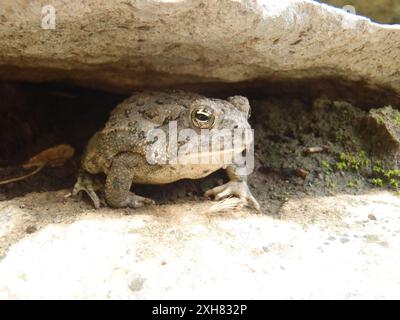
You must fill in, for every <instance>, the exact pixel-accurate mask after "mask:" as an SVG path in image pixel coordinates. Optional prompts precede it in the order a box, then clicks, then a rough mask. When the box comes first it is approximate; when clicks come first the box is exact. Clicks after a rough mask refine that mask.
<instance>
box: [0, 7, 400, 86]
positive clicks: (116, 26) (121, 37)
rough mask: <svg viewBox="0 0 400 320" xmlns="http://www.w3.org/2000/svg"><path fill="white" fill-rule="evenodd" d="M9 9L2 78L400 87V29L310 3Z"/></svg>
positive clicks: (0, 12) (1, 28) (3, 11)
mask: <svg viewBox="0 0 400 320" xmlns="http://www.w3.org/2000/svg"><path fill="white" fill-rule="evenodd" d="M44 4H48V3H47V2H43V1H41V0H32V1H27V0H16V1H15V0H5V1H2V6H1V7H0V19H1V25H0V47H1V48H2V50H1V52H0V79H18V80H29V81H44V80H57V81H70V82H74V83H77V84H80V85H85V86H94V87H99V88H104V89H106V90H118V91H130V90H132V89H134V88H142V87H166V86H169V87H170V86H179V85H182V86H184V85H188V84H199V83H204V82H225V83H232V82H241V81H250V80H255V79H258V80H260V79H262V80H269V81H270V80H279V79H304V78H306V79H318V78H321V77H325V78H326V77H328V78H343V79H345V80H348V81H363V82H365V83H366V84H367V85H371V86H373V87H382V86H383V87H385V88H391V89H394V90H396V91H397V92H398V91H400V73H399V68H400V60H399V59H398V57H399V56H400V47H399V46H398V43H399V39H400V27H399V26H388V25H378V24H374V23H372V22H370V21H369V20H368V19H366V18H363V17H360V16H355V15H352V14H349V13H346V12H345V11H343V10H340V9H335V8H333V7H330V6H327V5H323V4H320V3H317V2H314V1H309V0H257V1H254V0H252V1H250V0H242V1H238V0H218V1H217V0H211V1H209V0H207V1H205V0H181V1H171V0H146V1H145V0H124V1H122V0H121V1H108V0H88V1H77V0H76V1H61V0H54V1H51V4H52V5H53V6H54V7H55V9H56V29H55V30H43V29H42V27H41V20H42V18H43V17H44V14H42V13H41V9H42V5H44Z"/></svg>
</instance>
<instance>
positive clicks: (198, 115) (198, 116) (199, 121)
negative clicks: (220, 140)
mask: <svg viewBox="0 0 400 320" xmlns="http://www.w3.org/2000/svg"><path fill="white" fill-rule="evenodd" d="M191 119H192V123H193V124H194V125H195V126H196V127H198V128H200V129H211V128H212V127H213V126H214V122H215V116H214V115H213V113H212V111H211V110H209V109H207V108H204V107H202V108H197V109H194V110H193V111H192V113H191Z"/></svg>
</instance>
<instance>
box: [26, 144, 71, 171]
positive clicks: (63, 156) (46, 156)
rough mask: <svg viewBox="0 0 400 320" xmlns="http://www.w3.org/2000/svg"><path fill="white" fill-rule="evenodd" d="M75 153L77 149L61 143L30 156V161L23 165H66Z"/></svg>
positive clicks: (28, 166) (30, 166)
mask: <svg viewBox="0 0 400 320" xmlns="http://www.w3.org/2000/svg"><path fill="white" fill-rule="evenodd" d="M74 153H75V150H74V148H72V147H71V146H70V145H68V144H59V145H57V146H54V147H51V148H49V149H46V150H44V151H42V152H40V153H38V154H37V155H35V156H34V157H32V158H30V159H29V161H28V162H27V163H25V164H24V165H23V167H24V168H25V169H27V168H32V167H39V166H43V165H49V166H51V167H58V166H62V165H64V163H65V161H67V160H68V159H70V158H71V157H72V156H73V155H74Z"/></svg>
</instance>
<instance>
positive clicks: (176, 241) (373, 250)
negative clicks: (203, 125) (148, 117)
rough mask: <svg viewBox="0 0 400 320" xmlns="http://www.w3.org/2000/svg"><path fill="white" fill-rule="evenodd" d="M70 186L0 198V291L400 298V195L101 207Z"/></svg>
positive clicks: (8, 294)
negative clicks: (263, 207) (219, 207)
mask: <svg viewBox="0 0 400 320" xmlns="http://www.w3.org/2000/svg"><path fill="white" fill-rule="evenodd" d="M67 194H68V190H61V191H57V192H45V193H31V194H28V195H26V196H24V197H21V198H15V199H12V200H7V201H3V202H0V221H1V224H0V226H1V228H0V235H1V240H0V247H1V258H0V297H1V298H6V299H8V298H17V299H23V298H28V299H34V298H54V299H55V298H66V299H70V298H78V299H88V298H95V299H97V298H98V299H102V298H106V299H118V298H121V299H158V298H160V299H168V298H185V299H192V298H208V299H214V298H251V299H252V298H258V299H264V298H289V299H290V298H300V299H307V298H317V299H328V298H333V299H341V298H344V299H360V298H372V299H375V298H378V299H383V298H400V275H399V273H398V270H399V268H400V256H399V255H398V252H399V249H400V198H398V197H397V196H395V195H394V194H392V193H389V192H379V193H370V194H365V195H357V196H355V195H337V196H331V197H329V196H322V197H316V196H313V197H305V198H303V199H297V200H296V199H293V200H290V199H289V200H288V201H287V202H286V203H285V204H284V205H283V206H282V207H281V209H280V212H279V215H277V217H279V218H272V217H271V216H267V215H257V214H254V213H253V212H252V211H251V210H247V209H236V210H233V211H230V212H217V213H215V212H214V213H210V212H208V211H209V209H210V207H211V206H212V205H213V204H214V203H213V202H211V201H182V202H181V203H178V204H171V205H156V206H151V207H147V208H143V209H139V210H131V209H123V210H112V209H108V208H101V209H99V210H94V209H92V208H91V207H90V205H89V204H88V203H86V202H85V201H78V200H76V199H72V198H68V197H65V196H66V195H67Z"/></svg>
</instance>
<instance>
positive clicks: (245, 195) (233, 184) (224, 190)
mask: <svg viewBox="0 0 400 320" xmlns="http://www.w3.org/2000/svg"><path fill="white" fill-rule="evenodd" d="M205 196H206V197H209V196H213V197H214V200H221V199H223V198H226V197H229V196H235V197H238V198H239V199H240V200H241V201H243V202H244V203H245V204H250V205H251V206H253V207H254V208H255V209H256V210H257V211H258V212H261V208H260V205H259V204H258V202H257V200H256V199H255V198H254V197H253V195H252V194H251V192H250V189H249V187H248V185H247V183H246V182H244V181H229V182H228V183H226V184H223V185H222V186H218V187H215V188H213V189H210V190H208V191H207V192H206V193H205Z"/></svg>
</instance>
